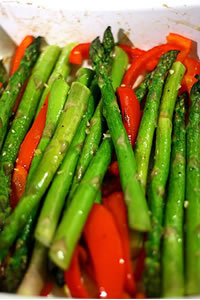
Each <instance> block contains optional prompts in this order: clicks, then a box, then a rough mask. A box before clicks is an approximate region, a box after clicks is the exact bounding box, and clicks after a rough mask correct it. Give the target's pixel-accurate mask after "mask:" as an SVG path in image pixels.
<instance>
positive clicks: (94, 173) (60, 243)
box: [49, 138, 113, 270]
mask: <svg viewBox="0 0 200 300" xmlns="http://www.w3.org/2000/svg"><path fill="white" fill-rule="evenodd" d="M112 148H113V147H112V141H111V139H110V138H106V139H104V140H103V142H102V143H101V145H100V147H99V149H98V151H97V152H96V154H95V156H94V157H93V159H92V161H91V163H90V165H89V167H88V169H87V171H86V173H85V175H84V177H83V179H82V181H81V182H80V184H79V186H78V188H77V190H76V192H75V195H74V197H73V199H72V201H71V203H70V205H69V207H68V209H67V210H66V212H65V213H64V215H63V217H62V220H61V223H60V225H59V227H58V229H57V231H56V234H55V237H54V241H53V244H52V246H51V248H50V252H49V255H50V258H51V259H52V261H53V262H54V263H55V264H56V265H57V266H59V267H60V268H61V269H63V270H66V269H68V267H69V264H70V261H71V257H72V254H73V252H74V249H75V246H76V244H77V242H78V240H79V238H80V235H81V232H82V230H83V226H84V224H85V222H86V220H87V217H88V214H89V212H90V210H91V208H92V204H93V202H94V200H95V198H96V195H97V193H98V191H99V188H100V186H101V183H102V180H103V177H104V174H105V172H106V171H107V168H108V166H109V164H110V162H111V157H112Z"/></svg>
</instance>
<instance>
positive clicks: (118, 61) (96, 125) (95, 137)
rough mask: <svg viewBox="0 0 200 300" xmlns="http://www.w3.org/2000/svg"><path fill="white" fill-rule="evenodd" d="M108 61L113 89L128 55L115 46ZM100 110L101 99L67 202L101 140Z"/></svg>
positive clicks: (102, 126) (91, 123)
mask: <svg viewBox="0 0 200 300" xmlns="http://www.w3.org/2000/svg"><path fill="white" fill-rule="evenodd" d="M110 63H111V64H112V67H111V79H112V86H113V89H114V90H116V88H117V87H118V86H119V85H120V84H121V81H122V78H123V75H124V73H125V71H126V68H127V66H128V56H127V54H126V53H125V52H124V51H123V50H122V49H121V48H119V47H115V48H114V59H113V61H110ZM102 112H103V99H102V100H101V101H100V102H99V104H98V107H97V109H96V111H95V114H94V116H93V118H92V119H91V122H90V129H89V134H88V136H87V138H86V141H85V143H84V146H83V150H82V152H81V156H80V158H79V161H78V164H77V168H76V173H75V176H74V179H73V182H72V186H71V189H70V193H69V196H68V200H67V203H68V204H69V203H70V201H71V199H72V197H73V195H74V192H75V190H76V189H77V187H78V185H79V183H80V181H81V179H82V177H83V175H84V173H85V171H86V169H87V167H88V165H89V163H90V161H91V159H92V157H93V155H94V154H95V153H96V151H97V149H98V145H99V142H100V140H101V137H102V133H103V128H104V118H103V117H102Z"/></svg>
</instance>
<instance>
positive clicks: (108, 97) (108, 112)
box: [90, 28, 151, 231]
mask: <svg viewBox="0 0 200 300" xmlns="http://www.w3.org/2000/svg"><path fill="white" fill-rule="evenodd" d="M108 30H110V28H109V29H107V31H108ZM107 31H106V32H105V34H107ZM109 38H110V39H111V37H110V34H109ZM110 44H111V42H110ZM90 58H91V60H92V64H93V68H94V69H95V71H96V74H97V77H98V83H99V87H100V89H101V92H102V97H103V101H104V108H105V117H106V121H107V125H108V128H109V130H110V134H111V137H112V141H113V144H114V147H115V151H116V155H117V159H118V163H119V170H120V180H121V184H122V189H123V192H124V196H125V202H126V205H127V208H128V221H129V226H130V228H131V229H136V230H138V231H149V230H150V228H151V223H150V218H149V213H148V207H147V203H146V199H145V196H144V193H143V191H142V188H141V186H140V184H139V182H138V180H137V178H136V161H135V157H134V153H133V150H132V147H131V145H130V143H129V140H128V136H127V134H126V131H125V128H124V126H123V123H122V119H121V115H120V111H119V107H118V104H117V101H116V97H115V93H114V91H113V88H112V83H111V80H110V77H109V75H108V69H107V65H108V63H109V59H110V56H109V55H108V54H106V51H105V47H104V46H103V45H102V44H101V43H100V40H99V38H96V39H95V40H94V41H93V42H92V44H91V47H90Z"/></svg>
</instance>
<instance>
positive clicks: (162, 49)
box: [122, 44, 180, 87]
mask: <svg viewBox="0 0 200 300" xmlns="http://www.w3.org/2000/svg"><path fill="white" fill-rule="evenodd" d="M169 50H180V46H176V45H169V44H163V45H159V46H156V47H153V48H152V49H150V50H148V51H146V52H145V53H144V54H142V55H140V56H139V57H138V58H137V59H135V60H134V61H133V63H132V64H131V66H130V67H129V69H128V70H127V72H126V73H125V75H124V78H123V81H122V84H123V85H126V86H129V87H132V86H133V84H134V83H135V81H136V79H137V78H138V76H139V75H141V74H142V73H144V72H146V71H148V70H147V64H148V63H149V61H150V60H152V59H153V60H155V59H156V58H159V57H160V56H161V55H162V54H164V53H166V52H167V51H169Z"/></svg>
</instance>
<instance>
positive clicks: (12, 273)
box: [1, 211, 36, 293]
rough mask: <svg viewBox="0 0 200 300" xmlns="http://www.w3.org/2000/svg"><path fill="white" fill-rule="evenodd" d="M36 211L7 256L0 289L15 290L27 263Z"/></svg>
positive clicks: (12, 291) (11, 291) (10, 291)
mask: <svg viewBox="0 0 200 300" xmlns="http://www.w3.org/2000/svg"><path fill="white" fill-rule="evenodd" d="M35 217H36V211H34V214H33V216H32V217H31V218H29V220H28V222H27V224H26V225H25V227H24V229H23V231H22V233H21V235H20V237H19V238H18V239H17V241H16V244H15V248H14V252H13V254H12V256H11V257H10V258H9V260H8V262H7V264H6V266H5V270H4V278H3V279H2V278H1V291H4V292H8V293H14V292H16V290H17V288H18V286H19V284H20V282H21V280H22V278H23V277H24V273H25V271H26V269H27V265H28V262H29V260H28V256H29V254H30V249H31V246H32V243H31V242H32V233H33V227H34V224H35Z"/></svg>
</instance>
